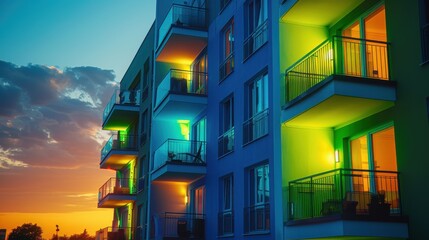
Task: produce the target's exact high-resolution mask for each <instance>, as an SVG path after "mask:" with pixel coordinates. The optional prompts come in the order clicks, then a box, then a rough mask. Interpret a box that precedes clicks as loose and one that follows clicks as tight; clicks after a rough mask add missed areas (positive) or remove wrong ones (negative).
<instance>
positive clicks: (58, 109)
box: [0, 0, 155, 238]
mask: <svg viewBox="0 0 429 240" xmlns="http://www.w3.org/2000/svg"><path fill="white" fill-rule="evenodd" d="M154 16H155V0H126V1H120V0H26V1H24V0H0V225H1V226H0V228H6V229H7V234H9V233H10V231H11V230H12V229H13V228H15V227H17V226H20V225H22V224H23V223H27V222H33V223H38V225H39V226H41V227H42V229H43V232H44V233H43V234H44V237H45V238H50V237H51V236H52V234H53V233H55V232H54V231H55V228H54V227H53V226H55V224H58V225H60V226H61V229H62V230H61V233H62V234H66V235H71V234H75V233H81V232H82V231H83V229H87V230H88V232H89V233H90V234H91V235H93V234H94V233H95V231H96V230H98V229H100V228H104V227H106V226H109V225H111V221H112V217H111V216H112V214H113V210H112V209H97V203H98V190H99V188H100V187H101V186H103V184H104V183H105V182H106V181H108V179H109V178H110V177H113V176H114V175H115V172H114V171H108V170H101V169H100V167H99V164H100V150H101V148H102V147H103V146H104V144H105V142H106V140H107V139H108V138H109V137H110V136H111V133H110V132H108V131H103V130H101V121H102V113H103V110H104V108H105V106H106V104H107V102H108V101H109V99H110V98H111V96H112V93H113V91H114V89H115V88H117V85H118V84H117V83H118V82H119V81H120V80H121V78H122V77H123V75H124V73H125V71H126V70H127V68H128V66H129V64H130V63H131V61H132V59H133V57H134V55H135V53H136V52H137V50H138V48H139V46H140V44H141V42H142V41H143V39H144V37H145V35H146V33H147V32H148V30H149V28H150V26H151V25H152V22H153V20H154ZM82 219H88V220H89V219H99V220H94V221H90V222H88V221H87V222H85V221H83V220H82Z"/></svg>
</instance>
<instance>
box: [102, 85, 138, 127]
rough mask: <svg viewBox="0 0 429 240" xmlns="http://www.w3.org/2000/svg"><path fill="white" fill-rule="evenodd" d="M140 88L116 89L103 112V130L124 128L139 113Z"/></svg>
mask: <svg viewBox="0 0 429 240" xmlns="http://www.w3.org/2000/svg"><path fill="white" fill-rule="evenodd" d="M140 98H141V96H140V90H137V91H119V90H116V91H115V92H114V93H113V95H112V98H111V99H110V101H109V103H108V104H107V106H106V108H105V109H104V112H103V129H104V130H116V131H120V130H126V129H127V128H128V127H129V126H130V124H131V123H132V122H134V121H135V120H136V119H137V118H138V115H139V110H140V107H139V106H140V101H141V100H140Z"/></svg>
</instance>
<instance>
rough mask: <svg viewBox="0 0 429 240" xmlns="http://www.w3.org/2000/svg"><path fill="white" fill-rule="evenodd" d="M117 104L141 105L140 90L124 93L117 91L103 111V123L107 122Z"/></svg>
mask: <svg viewBox="0 0 429 240" xmlns="http://www.w3.org/2000/svg"><path fill="white" fill-rule="evenodd" d="M115 104H123V105H140V90H135V91H122V92H120V90H119V89H116V90H115V92H114V93H113V95H112V97H111V98H110V101H109V102H108V103H107V105H106V107H105V108H104V111H103V122H105V121H106V118H107V116H109V113H110V111H112V109H113V107H114V106H115Z"/></svg>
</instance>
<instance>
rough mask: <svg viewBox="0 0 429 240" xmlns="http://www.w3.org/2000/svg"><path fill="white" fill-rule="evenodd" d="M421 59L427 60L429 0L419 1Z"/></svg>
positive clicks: (428, 51) (428, 49)
mask: <svg viewBox="0 0 429 240" xmlns="http://www.w3.org/2000/svg"><path fill="white" fill-rule="evenodd" d="M421 4H422V7H421V26H422V33H421V34H422V60H423V62H428V61H429V0H422V2H421Z"/></svg>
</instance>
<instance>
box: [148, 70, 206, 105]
mask: <svg viewBox="0 0 429 240" xmlns="http://www.w3.org/2000/svg"><path fill="white" fill-rule="evenodd" d="M170 93H174V94H197V95H207V73H204V72H193V71H186V70H178V69H171V70H170V71H169V72H168V73H167V75H166V76H165V77H164V79H163V80H162V82H161V83H160V84H159V85H158V88H157V90H156V106H158V105H159V104H160V103H161V102H162V101H163V100H164V98H165V97H166V96H167V95H168V94H170Z"/></svg>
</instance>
